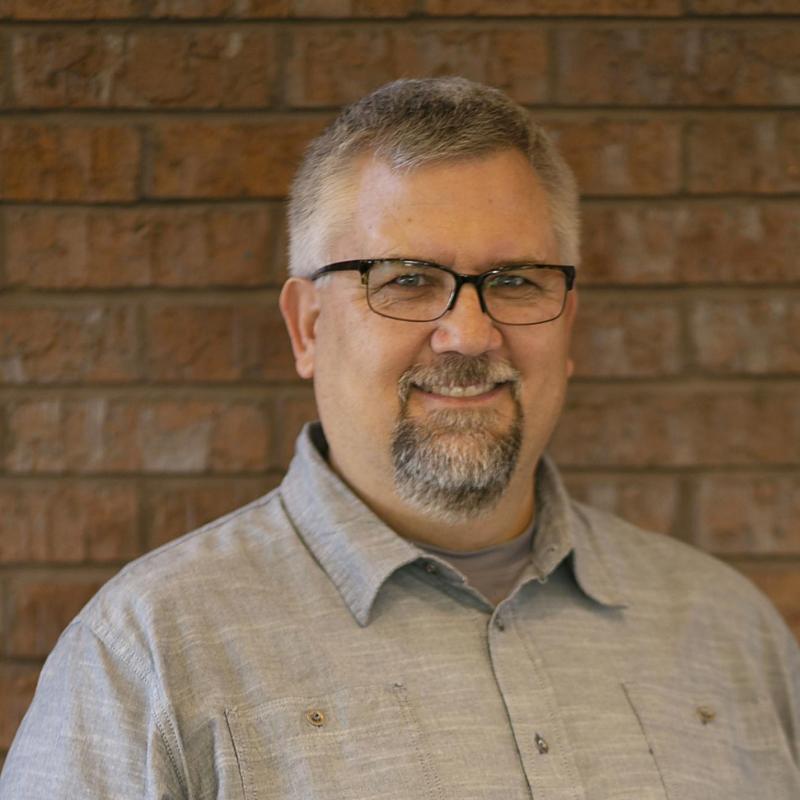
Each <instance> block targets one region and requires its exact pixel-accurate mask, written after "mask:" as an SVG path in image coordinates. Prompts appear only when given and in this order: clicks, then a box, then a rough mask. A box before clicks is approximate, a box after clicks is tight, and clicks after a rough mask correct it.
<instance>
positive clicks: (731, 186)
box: [687, 114, 800, 194]
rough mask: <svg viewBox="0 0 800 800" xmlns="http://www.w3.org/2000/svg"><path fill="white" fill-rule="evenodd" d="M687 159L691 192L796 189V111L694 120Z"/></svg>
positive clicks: (799, 122) (799, 174) (799, 169)
mask: <svg viewBox="0 0 800 800" xmlns="http://www.w3.org/2000/svg"><path fill="white" fill-rule="evenodd" d="M687 159H688V165H689V166H688V170H689V178H688V188H689V190H690V191H692V192H697V193H700V194H707V193H711V194H713V193H718V192H756V193H764V194H767V193H769V192H798V191H800V115H796V114H795V115H787V116H773V117H757V118H738V117H737V118H728V119H711V118H709V119H703V120H696V121H693V122H691V123H690V124H689V126H688V132H687Z"/></svg>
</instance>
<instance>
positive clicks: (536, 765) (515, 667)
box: [488, 604, 586, 800]
mask: <svg viewBox="0 0 800 800" xmlns="http://www.w3.org/2000/svg"><path fill="white" fill-rule="evenodd" d="M488 642H489V657H490V659H491V662H492V669H493V670H494V676H495V680H496V681H497V686H498V689H499V691H500V694H501V695H502V698H503V702H504V703H505V707H506V711H507V713H508V718H509V723H510V725H511V730H512V733H513V735H514V739H515V741H516V744H517V749H518V752H519V757H520V762H521V764H522V768H523V771H524V772H525V777H526V779H527V781H528V785H529V787H530V790H531V796H532V797H533V798H534V800H540V798H541V800H585V797H586V795H585V792H584V789H583V786H582V782H581V780H580V774H579V772H578V768H577V765H576V763H575V759H574V756H573V753H572V748H571V746H570V743H569V741H568V738H567V734H566V729H565V726H564V724H563V721H562V719H561V715H560V713H559V709H558V703H557V701H556V695H555V691H554V689H553V686H552V683H551V681H550V679H549V677H548V675H547V672H546V671H545V669H544V665H543V663H542V661H541V659H540V658H538V657H537V656H536V653H535V651H534V650H533V649H532V648H533V645H532V644H531V642H530V641H528V642H527V645H526V642H525V641H524V640H523V637H522V632H521V631H520V630H519V624H518V623H517V621H516V620H515V617H514V611H513V606H512V605H511V604H501V605H500V606H499V607H498V608H497V609H496V610H495V612H494V613H493V614H492V616H491V618H490V620H489V631H488Z"/></svg>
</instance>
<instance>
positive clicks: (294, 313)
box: [279, 278, 319, 378]
mask: <svg viewBox="0 0 800 800" xmlns="http://www.w3.org/2000/svg"><path fill="white" fill-rule="evenodd" d="M279 305H280V309H281V314H283V320H284V322H285V323H286V329H287V330H288V331H289V339H290V340H291V342H292V352H293V353H294V367H295V369H296V370H297V374H298V375H299V376H300V377H301V378H311V377H313V376H314V352H315V346H316V341H317V338H316V333H317V332H316V323H317V317H319V292H318V290H317V286H316V284H314V283H312V282H311V281H309V280H305V279H304V278H289V280H288V281H286V283H284V284H283V289H282V290H281V297H280V301H279Z"/></svg>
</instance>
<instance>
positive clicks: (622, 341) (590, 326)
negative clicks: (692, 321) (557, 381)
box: [573, 293, 683, 377]
mask: <svg viewBox="0 0 800 800" xmlns="http://www.w3.org/2000/svg"><path fill="white" fill-rule="evenodd" d="M680 332H681V318H680V311H679V308H678V304H677V303H676V302H675V300H672V301H670V300H664V299H653V300H640V299H637V298H636V297H635V296H629V297H627V298H620V297H617V296H611V297H609V296H607V295H603V294H599V295H598V294H589V293H587V294H584V295H583V296H582V297H581V301H580V313H579V315H578V318H577V321H576V325H575V331H574V340H573V354H574V358H575V366H576V375H578V376H580V377H609V376H618V377H647V376H654V375H674V374H676V373H678V372H680V371H681V368H682V366H683V357H682V354H681V341H680V338H681V336H680Z"/></svg>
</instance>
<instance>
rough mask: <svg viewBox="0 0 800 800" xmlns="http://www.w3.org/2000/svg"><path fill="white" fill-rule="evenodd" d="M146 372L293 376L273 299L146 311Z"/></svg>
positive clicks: (209, 377) (192, 376)
mask: <svg viewBox="0 0 800 800" xmlns="http://www.w3.org/2000/svg"><path fill="white" fill-rule="evenodd" d="M146 327H147V335H146V340H147V356H146V357H147V372H148V375H149V376H150V378H151V379H152V380H156V381H225V382H227V381H264V380H292V379H294V378H295V377H296V375H295V371H294V358H293V356H292V350H291V347H290V346H289V338H288V336H287V334H286V329H285V327H284V324H283V318H282V317H281V315H280V312H279V310H278V307H277V299H276V298H273V299H271V300H270V301H269V302H268V303H267V304H263V303H262V304H258V305H256V304H254V303H247V304H244V303H239V304H236V305H230V304H226V305H218V304H215V305H202V306H201V305H185V304H169V305H159V306H157V307H154V308H151V309H150V310H149V312H148V314H147V322H146Z"/></svg>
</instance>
